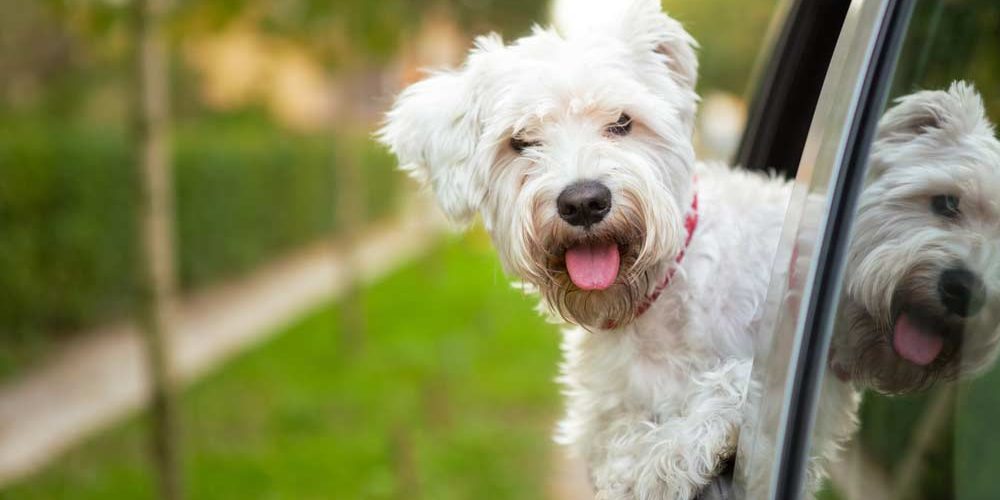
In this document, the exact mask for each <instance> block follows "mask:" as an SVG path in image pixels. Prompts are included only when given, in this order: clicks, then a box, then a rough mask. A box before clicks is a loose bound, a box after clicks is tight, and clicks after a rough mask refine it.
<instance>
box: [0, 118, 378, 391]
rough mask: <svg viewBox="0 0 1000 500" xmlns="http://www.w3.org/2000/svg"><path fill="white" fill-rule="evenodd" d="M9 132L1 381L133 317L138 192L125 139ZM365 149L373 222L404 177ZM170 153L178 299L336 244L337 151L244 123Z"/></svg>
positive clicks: (210, 131) (2, 194) (3, 204)
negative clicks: (43, 351) (35, 354)
mask: <svg viewBox="0 0 1000 500" xmlns="http://www.w3.org/2000/svg"><path fill="white" fill-rule="evenodd" d="M0 129H3V130H4V131H5V132H4V134H3V135H2V136H0V290H2V300H0V375H2V374H3V373H4V372H6V371H10V370H11V369H13V368H14V367H15V365H17V364H18V360H19V358H23V357H24V356H25V351H32V350H37V349H39V348H42V347H44V345H45V343H46V342H47V341H48V340H51V339H52V338H53V337H55V336H58V335H61V334H64V333H66V332H72V331H75V330H78V329H80V328H82V327H86V326H88V325H93V324H95V323H98V322H100V321H103V320H106V319H108V318H110V317H116V316H121V315H124V314H127V313H128V312H129V310H130V309H131V307H132V304H131V299H132V293H131V291H132V286H133V283H134V280H133V277H134V272H135V263H136V215H135V207H136V190H135V187H136V179H135V169H134V168H133V166H132V163H131V161H130V153H129V148H128V144H127V137H126V135H125V134H124V133H123V132H122V131H121V130H115V129H113V128H101V127H87V126H81V125H74V124H67V123H54V122H38V121H35V122H31V121H13V120H11V121H8V122H7V123H5V124H2V125H0ZM358 140H360V141H362V142H364V144H365V145H364V146H362V148H361V150H362V152H363V153H364V155H363V157H364V161H363V163H364V164H363V167H362V170H363V172H364V175H365V182H366V187H367V191H368V196H367V200H368V203H367V207H366V214H364V215H365V218H366V219H367V220H371V219H373V218H376V217H379V216H382V215H385V214H386V213H387V212H389V211H391V210H392V209H393V204H394V201H395V200H396V198H397V197H396V189H397V175H396V173H395V172H394V161H393V159H392V158H391V157H390V156H389V155H388V154H386V153H384V152H382V151H381V149H379V148H378V147H377V146H375V145H373V144H370V143H368V142H365V141H364V139H363V138H362V139H358ZM174 144H175V152H174V158H175V183H174V189H175V193H176V215H177V248H176V253H177V259H178V267H179V269H178V273H179V278H180V284H181V287H182V290H184V291H188V290H191V289H193V288H196V287H199V286H202V285H205V284H207V283H211V282H214V281H217V280H219V279H222V278H225V277H229V276H233V275H237V274H239V273H242V272H245V271H247V270H249V269H251V268H253V267H254V266H256V265H258V264H260V263H261V262H263V261H266V260H267V259H269V258H272V257H274V256H276V255H280V254H281V253H282V252H285V251H287V250H289V249H292V248H295V247H298V246H301V245H302V244H305V243H307V242H309V241H313V240H316V239H317V238H319V237H321V236H322V235H324V234H329V233H330V232H331V231H333V230H335V227H334V225H335V222H334V221H335V220H336V217H335V216H334V213H333V210H334V207H335V199H334V193H335V191H336V189H335V187H336V186H335V177H336V174H335V172H334V168H335V158H336V157H337V151H336V149H335V148H336V146H335V144H336V141H334V140H333V138H331V137H327V136H323V135H319V134H312V135H304V134H295V133H291V132H288V131H286V130H283V129H279V128H275V127H274V126H273V125H270V124H268V122H267V121H266V120H264V119H263V118H259V117H255V116H254V115H240V116H230V117H214V118H212V119H210V120H201V121H197V122H188V123H182V124H180V125H178V126H177V127H176V130H175V131H174ZM355 147H356V146H355Z"/></svg>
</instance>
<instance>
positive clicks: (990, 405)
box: [737, 0, 1000, 499]
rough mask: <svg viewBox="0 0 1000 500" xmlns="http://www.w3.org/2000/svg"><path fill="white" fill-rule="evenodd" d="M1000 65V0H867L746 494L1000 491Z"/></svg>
mask: <svg viewBox="0 0 1000 500" xmlns="http://www.w3.org/2000/svg"><path fill="white" fill-rule="evenodd" d="M998 68H1000V5H997V3H996V2H991V1H978V0H966V1H962V0H951V1H949V0H920V1H906V0H898V1H895V0H855V1H853V2H851V3H850V6H849V7H848V9H847V11H846V16H845V18H844V20H843V22H842V23H841V25H840V29H839V36H838V41H837V44H836V48H835V50H834V52H833V55H832V58H831V60H830V62H829V64H828V70H827V71H826V72H825V78H824V82H823V85H822V91H821V94H820V98H819V100H818V103H817V105H816V110H815V113H814V114H813V116H812V121H811V125H810V127H809V130H808V137H807V139H806V141H805V146H804V148H803V149H802V153H801V155H799V160H798V167H797V172H796V180H795V192H794V195H793V197H792V201H791V202H790V206H789V210H788V213H787V218H786V222H785V230H784V234H783V242H782V246H781V248H780V249H779V252H778V256H777V258H776V261H775V265H774V273H773V279H772V282H771V290H770V293H769V296H768V301H767V303H766V304H765V308H764V326H763V328H762V331H761V332H760V334H761V338H759V339H758V344H757V345H758V347H759V349H758V353H757V362H756V363H755V367H754V375H753V381H752V384H751V389H752V390H751V392H750V396H749V405H748V408H749V409H748V418H747V422H746V425H745V426H744V429H743V432H742V434H741V441H740V446H739V452H738V459H737V478H738V481H737V487H738V489H739V491H740V493H741V495H742V496H744V497H746V498H800V497H803V496H810V495H812V494H813V493H817V492H818V494H819V495H821V496H822V497H823V498H871V499H878V498H901V499H902V498H963V499H964V498H969V499H972V498H997V497H998V495H1000V488H995V487H993V486H992V479H993V478H992V474H991V471H995V470H1000V453H998V452H995V451H994V449H995V448H998V447H994V446H990V444H989V443H991V442H995V441H998V439H997V438H998V437H1000V430H994V429H995V427H996V426H995V425H991V424H992V423H995V422H997V421H1000V398H998V397H997V396H996V394H1000V375H994V374H995V373H996V372H997V371H998V370H995V369H994V364H995V359H996V356H997V350H998V344H1000V328H998V322H1000V300H998V297H997V295H998V293H1000V208H998V204H1000V146H998V143H997V142H996V138H995V132H994V130H993V127H992V123H995V122H996V120H997V119H1000V80H998V77H997V76H996V75H998V74H1000V72H998V71H996V70H997V69H998ZM765 78H766V77H765ZM758 97H760V94H759V95H758ZM763 107H766V103H765V104H760V103H758V104H757V105H756V106H755V109H759V108H763ZM751 123H753V119H751ZM752 132H753V129H752V128H750V129H748V137H750V135H749V134H750V133H752ZM793 132H794V131H793ZM775 142H776V141H772V143H775ZM778 142H780V141H778ZM779 147H780V144H779ZM751 156H752V155H751ZM792 156H794V155H792ZM771 157H780V154H772V155H771Z"/></svg>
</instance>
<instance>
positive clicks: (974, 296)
mask: <svg viewBox="0 0 1000 500" xmlns="http://www.w3.org/2000/svg"><path fill="white" fill-rule="evenodd" d="M938 295H940V296H941V303H942V304H944V307H945V308H946V309H948V312H950V313H952V314H957V315H959V316H961V317H963V318H968V317H969V316H975V314H976V313H978V312H979V311H980V310H981V309H982V308H983V304H984V303H985V302H986V286H985V285H983V281H982V280H981V279H979V277H978V276H976V275H975V274H974V273H973V272H972V271H969V270H968V269H964V268H960V267H959V268H953V269H945V270H944V272H942V273H941V279H940V280H939V281H938Z"/></svg>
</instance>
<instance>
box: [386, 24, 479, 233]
mask: <svg viewBox="0 0 1000 500" xmlns="http://www.w3.org/2000/svg"><path fill="white" fill-rule="evenodd" d="M480 43H485V41H483V40H480ZM470 73H471V69H470V66H469V65H466V66H465V67H464V68H462V69H461V70H457V71H447V72H438V73H434V74H432V75H431V76H430V77H429V78H427V79H425V80H422V81H419V82H417V83H414V84H413V85H411V86H409V87H408V88H406V89H405V90H404V91H403V92H402V93H401V94H400V95H399V97H398V98H397V99H396V102H395V104H394V105H393V107H392V110H391V111H389V112H388V113H387V115H386V120H385V123H384V125H383V127H382V129H381V130H379V131H378V133H377V134H376V137H377V139H378V140H379V141H380V142H381V143H382V144H384V145H386V146H387V147H388V148H389V149H390V150H391V151H392V153H393V154H395V155H396V157H397V158H398V160H399V164H400V169H401V170H403V171H405V172H407V173H408V174H410V176H411V177H413V178H415V179H417V180H418V181H419V182H420V183H421V184H423V185H425V186H430V187H431V189H432V190H433V191H434V195H435V198H436V199H437V202H438V204H439V205H440V207H441V209H442V210H443V211H444V213H445V215H447V216H448V218H449V219H451V220H452V221H453V222H456V223H459V224H465V223H468V222H469V221H470V220H471V219H472V218H473V217H474V216H475V214H476V211H477V210H478V209H479V204H480V202H481V200H482V199H483V196H484V195H485V192H484V191H485V189H484V187H483V183H481V182H478V181H477V179H476V171H477V169H476V168H475V165H474V162H475V156H476V155H475V152H476V148H477V145H478V142H479V139H480V131H481V120H480V117H479V114H480V111H481V107H482V106H481V103H480V100H481V98H480V97H479V96H478V95H477V92H476V89H475V85H474V82H473V81H472V80H473V78H472V75H470Z"/></svg>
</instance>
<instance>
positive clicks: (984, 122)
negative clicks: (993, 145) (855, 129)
mask: <svg viewBox="0 0 1000 500" xmlns="http://www.w3.org/2000/svg"><path fill="white" fill-rule="evenodd" d="M974 133H986V134H989V135H992V134H993V126H992V125H991V124H990V122H989V120H988V119H987V118H986V108H985V106H984V105H983V99H982V97H980V95H979V92H977V91H976V89H975V87H973V86H972V85H971V84H969V83H966V82H964V81H956V82H953V83H952V84H951V87H949V89H948V90H946V91H945V90H925V91H922V92H916V93H913V94H910V95H907V96H903V97H901V98H899V99H898V100H897V101H896V105H895V106H893V107H892V108H891V109H889V110H888V111H886V113H885V114H884V115H883V116H882V119H881V120H880V121H879V128H878V139H879V140H884V141H887V142H908V141H912V140H914V139H917V138H919V137H922V136H932V135H933V136H934V137H935V138H938V139H945V140H947V139H951V140H958V139H960V138H961V137H964V136H967V135H969V134H974Z"/></svg>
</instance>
